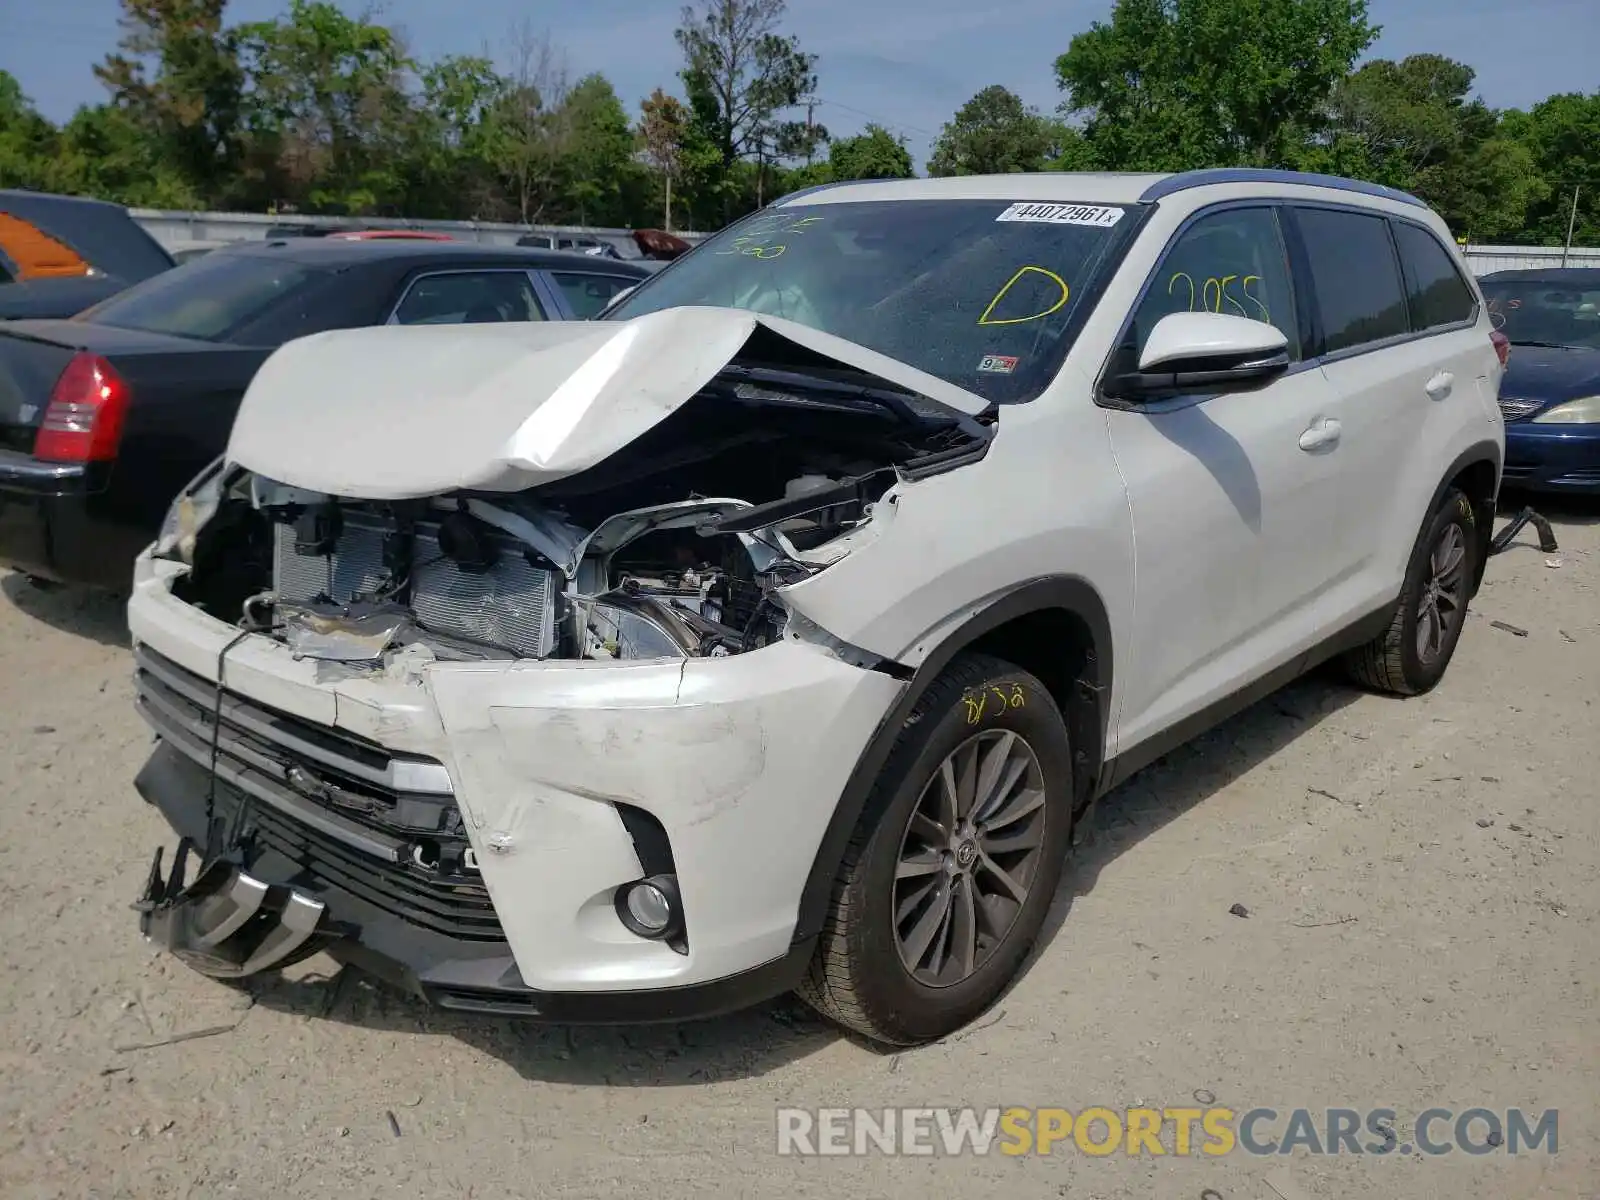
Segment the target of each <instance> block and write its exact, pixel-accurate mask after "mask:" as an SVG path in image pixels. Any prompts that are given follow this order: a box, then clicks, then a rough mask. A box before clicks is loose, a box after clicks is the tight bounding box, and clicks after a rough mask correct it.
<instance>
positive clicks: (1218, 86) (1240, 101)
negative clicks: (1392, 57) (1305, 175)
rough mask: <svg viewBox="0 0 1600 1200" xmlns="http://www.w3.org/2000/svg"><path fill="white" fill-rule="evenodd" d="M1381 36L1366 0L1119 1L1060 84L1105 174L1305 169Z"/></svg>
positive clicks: (1059, 69) (1060, 69)
mask: <svg viewBox="0 0 1600 1200" xmlns="http://www.w3.org/2000/svg"><path fill="white" fill-rule="evenodd" d="M1377 34H1378V29H1377V27H1376V26H1374V25H1372V24H1370V23H1369V22H1368V20H1367V6H1366V0H1117V4H1116V6H1115V8H1113V9H1112V14H1111V20H1110V22H1109V23H1107V22H1100V21H1096V22H1095V23H1094V24H1093V25H1091V26H1090V28H1089V29H1088V30H1086V31H1085V32H1083V33H1080V34H1078V35H1077V36H1076V37H1074V38H1073V39H1072V42H1071V44H1070V45H1069V46H1068V48H1067V51H1066V53H1065V54H1063V55H1061V56H1060V57H1059V58H1058V59H1056V64H1055V69H1056V80H1057V83H1058V84H1059V86H1060V87H1061V90H1062V91H1063V92H1064V93H1065V97H1066V99H1065V101H1064V103H1063V105H1062V108H1063V110H1064V111H1066V112H1068V113H1072V114H1077V115H1080V116H1082V117H1083V118H1084V136H1085V137H1086V138H1087V139H1088V141H1089V143H1090V145H1091V147H1092V149H1093V152H1094V156H1095V157H1096V159H1098V160H1099V161H1100V162H1101V163H1103V164H1104V165H1106V166H1108V167H1112V168H1116V169H1122V170H1183V169H1187V168H1193V167H1203V166H1206V167H1214V166H1230V165H1250V166H1298V165H1300V164H1301V162H1302V161H1303V158H1304V155H1305V152H1306V147H1307V145H1308V144H1309V143H1310V141H1311V140H1312V139H1313V138H1315V137H1317V136H1318V135H1320V134H1322V133H1323V132H1324V131H1326V130H1327V129H1328V127H1329V125H1330V122H1331V117H1330V113H1329V105H1328V100H1329V96H1330V94H1331V92H1332V91H1333V88H1334V85H1335V84H1336V83H1338V81H1339V80H1341V79H1343V78H1344V76H1345V75H1346V74H1348V73H1349V71H1350V68H1351V66H1352V65H1353V64H1354V63H1355V60H1356V59H1357V58H1358V57H1359V56H1360V55H1361V53H1362V52H1363V51H1364V50H1366V48H1367V47H1368V46H1370V45H1371V44H1372V42H1373V40H1374V39H1375V38H1376V37H1377Z"/></svg>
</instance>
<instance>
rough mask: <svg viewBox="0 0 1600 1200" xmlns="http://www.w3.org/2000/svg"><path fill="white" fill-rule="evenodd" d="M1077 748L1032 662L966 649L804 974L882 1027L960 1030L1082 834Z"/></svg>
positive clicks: (928, 714)
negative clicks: (1019, 664)
mask: <svg viewBox="0 0 1600 1200" xmlns="http://www.w3.org/2000/svg"><path fill="white" fill-rule="evenodd" d="M1072 807H1073V777H1072V753H1071V747H1070V745H1069V742H1068V736H1067V728H1066V725H1065V723H1064V722H1063V721H1062V718H1061V713H1060V710H1059V709H1058V708H1057V707H1056V704H1055V701H1054V699H1053V698H1052V697H1051V695H1050V693H1049V691H1048V690H1047V689H1046V688H1045V686H1044V685H1043V684H1042V683H1040V682H1039V681H1038V680H1037V679H1035V678H1034V677H1033V676H1032V675H1030V674H1028V673H1027V672H1026V671H1022V670H1019V669H1018V668H1016V667H1014V666H1012V665H1011V664H1009V663H1007V662H1005V661H1004V660H1002V659H998V658H993V657H991V656H988V655H980V654H972V655H963V656H961V657H959V658H957V659H956V660H955V662H953V663H952V664H951V665H950V667H949V668H948V669H947V670H946V671H945V672H944V673H943V674H942V675H941V676H939V678H938V679H937V680H935V681H934V683H933V685H932V686H931V687H930V688H929V689H928V690H927V692H926V693H925V694H924V695H923V696H922V698H921V699H920V700H919V701H918V702H917V705H916V707H915V708H914V709H913V710H912V713H911V716H910V717H909V718H908V719H907V721H906V724H905V726H904V727H903V728H902V729H901V731H900V734H899V737H898V738H897V740H896V742H895V744H894V748H893V749H892V750H891V751H890V754H889V758H888V761H887V762H886V763H885V765H884V768H883V771H882V773H881V774H880V775H879V777H878V780H877V782H876V784H875V785H874V786H873V790H872V792H871V794H870V796H869V797H868V800H867V805H866V808H865V810H864V811H863V814H862V817H861V820H860V822H859V823H858V825H857V826H856V829H855V832H854V833H853V835H852V837H851V840H850V844H849V846H848V848H847V849H846V851H845V856H844V861H843V863H842V864H841V866H840V869H839V875H838V878H837V880H836V882H835V884H834V889H833V895H832V898H831V901H830V907H829V911H828V915H827V918H826V921H825V923H824V926H823V930H822V934H821V937H820V939H819V941H818V945H817V951H816V956H815V957H814V958H813V959H812V963H811V967H810V970H809V972H808V974H807V976H806V978H805V979H804V980H803V981H802V983H801V985H800V987H799V988H798V991H799V994H800V996H801V998H802V999H803V1000H805V1001H806V1002H807V1003H808V1004H810V1005H811V1006H812V1007H813V1008H815V1009H817V1011H819V1012H820V1013H822V1014H823V1015H824V1016H826V1017H828V1018H830V1019H832V1020H833V1021H836V1022H838V1023H839V1024H840V1025H843V1026H845V1027H846V1028H848V1029H851V1030H854V1031H855V1032H857V1033H859V1034H862V1035H864V1036H865V1037H868V1038H870V1039H872V1040H873V1041H876V1042H881V1043H885V1044H888V1045H896V1046H908V1045H916V1044H919V1043H922V1042H929V1041H933V1040H936V1039H938V1038H940V1037H944V1036H945V1035H947V1034H950V1033H953V1032H954V1031H955V1030H957V1029H960V1028H961V1027H962V1026H964V1025H966V1024H967V1023H968V1022H969V1021H971V1020H972V1019H973V1018H974V1017H976V1016H978V1015H979V1014H980V1013H982V1012H983V1011H984V1010H985V1009H986V1008H988V1007H989V1005H991V1004H992V1003H994V1001H995V1000H996V999H997V998H998V997H999V996H1000V994H1001V993H1002V992H1003V991H1004V990H1005V989H1006V987H1007V986H1008V985H1009V984H1010V983H1011V982H1012V980H1013V979H1014V978H1015V977H1016V974H1017V972H1018V970H1019V969H1020V968H1021V965H1022V962H1023V959H1024V958H1025V957H1026V956H1027V954H1028V952H1029V950H1030V949H1031V948H1032V946H1033V943H1034V941H1035V940H1036V939H1037V937H1038V935H1039V930H1040V928H1041V927H1042V926H1043V924H1044V919H1045V915H1046V913H1047V912H1048V910H1049V907H1050V904H1051V901H1052V899H1053V897H1054V895H1055V890H1056V885H1057V884H1058V882H1059V881H1060V878H1061V868H1062V863H1063V860H1064V859H1065V857H1066V853H1067V849H1068V846H1069V844H1070V840H1069V839H1070V835H1071V824H1072Z"/></svg>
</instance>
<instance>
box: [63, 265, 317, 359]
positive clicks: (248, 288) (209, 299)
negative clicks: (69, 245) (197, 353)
mask: <svg viewBox="0 0 1600 1200" xmlns="http://www.w3.org/2000/svg"><path fill="white" fill-rule="evenodd" d="M319 274H321V272H319V271H316V270H313V269H311V268H308V267H305V266H302V265H301V264H299V263H294V262H290V261H288V260H286V259H281V258H272V257H268V256H266V255H260V254H227V253H217V254H208V255H206V256H205V257H204V258H198V259H195V260H194V261H193V262H188V263H185V264H184V265H183V266H181V267H174V268H173V269H172V270H170V271H164V272H162V273H161V274H160V275H155V276H152V277H151V278H149V279H147V280H145V281H144V282H143V283H140V284H136V285H135V286H133V287H131V288H129V289H128V290H127V291H125V292H120V293H118V294H117V295H115V296H113V297H111V299H109V300H106V301H103V302H102V303H100V304H97V305H96V306H95V307H93V308H91V309H89V310H88V311H87V312H83V313H80V314H79V315H78V319H79V320H88V321H95V322H97V323H98V324H101V325H115V326H117V327H118V328H120V329H139V330H143V331H145V332H147V333H166V334H172V335H175V336H177V337H189V338H198V339H200V340H201V341H208V342H223V341H227V340H228V337H229V335H230V334H232V333H233V332H234V331H235V330H238V329H242V328H244V326H246V325H248V324H251V323H252V322H255V321H258V320H260V319H261V318H262V317H263V316H265V315H266V314H267V313H268V312H270V311H271V310H272V309H273V308H275V307H276V306H277V305H279V304H281V303H283V302H284V301H285V300H286V299H287V298H289V297H291V296H293V295H295V294H296V293H298V292H299V291H300V290H301V289H303V288H305V287H306V286H307V284H308V283H309V282H310V281H311V280H312V279H313V278H314V277H316V276H317V275H319Z"/></svg>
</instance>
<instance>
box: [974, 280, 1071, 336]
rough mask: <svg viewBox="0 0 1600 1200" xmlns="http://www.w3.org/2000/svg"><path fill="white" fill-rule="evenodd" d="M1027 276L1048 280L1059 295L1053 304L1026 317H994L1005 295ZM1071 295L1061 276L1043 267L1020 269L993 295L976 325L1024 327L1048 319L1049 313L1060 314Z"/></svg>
mask: <svg viewBox="0 0 1600 1200" xmlns="http://www.w3.org/2000/svg"><path fill="white" fill-rule="evenodd" d="M1029 275H1042V276H1044V278H1045V279H1047V280H1049V281H1050V282H1051V283H1053V284H1054V285H1055V286H1056V287H1057V288H1058V289H1059V291H1060V294H1059V295H1058V296H1057V297H1056V300H1055V303H1053V304H1051V305H1049V307H1047V308H1043V309H1040V310H1039V311H1038V312H1033V313H1028V314H1027V315H1026V316H1021V317H997V316H995V315H994V310H995V309H997V308H999V307H1000V303H1001V301H1003V300H1004V299H1005V298H1006V294H1007V293H1008V292H1010V291H1011V289H1012V288H1014V287H1016V286H1017V284H1018V283H1020V282H1021V281H1022V280H1023V279H1024V278H1025V277H1026V276H1029ZM1035 282H1037V281H1035ZM1071 294H1072V292H1071V289H1070V288H1068V287H1067V281H1066V280H1065V279H1063V278H1061V276H1059V275H1057V274H1056V273H1055V272H1054V271H1050V270H1046V269H1045V268H1044V267H1022V268H1020V269H1019V270H1018V271H1017V273H1016V274H1015V275H1013V276H1012V277H1011V278H1010V279H1008V280H1006V282H1005V284H1004V286H1002V287H1001V288H1000V290H999V291H998V292H996V293H995V294H994V299H992V300H990V301H989V306H988V307H987V308H985V309H984V310H983V315H982V316H981V317H979V318H978V324H979V325H1026V324H1027V323H1028V322H1029V321H1040V320H1043V319H1044V318H1045V317H1048V316H1049V315H1050V314H1051V313H1055V312H1060V311H1061V309H1062V308H1063V307H1064V306H1065V305H1066V303H1067V298H1068V297H1069V296H1070V295H1071Z"/></svg>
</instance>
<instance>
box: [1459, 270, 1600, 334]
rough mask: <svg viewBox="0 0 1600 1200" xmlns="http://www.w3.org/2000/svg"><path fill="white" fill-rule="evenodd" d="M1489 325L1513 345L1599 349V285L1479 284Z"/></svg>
mask: <svg viewBox="0 0 1600 1200" xmlns="http://www.w3.org/2000/svg"><path fill="white" fill-rule="evenodd" d="M1482 286H1483V296H1484V299H1485V300H1486V301H1487V302H1488V306H1489V320H1490V321H1492V322H1493V323H1494V327H1495V328H1496V329H1498V330H1500V331H1501V332H1502V333H1504V334H1505V335H1506V337H1508V338H1509V339H1511V344H1512V345H1513V346H1527V345H1551V346H1572V347H1577V348H1581V349H1587V350H1600V283H1595V284H1587V285H1585V286H1575V285H1566V284H1560V283H1550V282H1548V281H1546V280H1515V279H1510V280H1483V281H1482Z"/></svg>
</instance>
